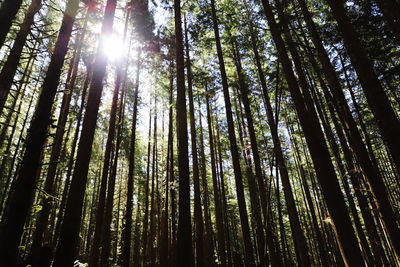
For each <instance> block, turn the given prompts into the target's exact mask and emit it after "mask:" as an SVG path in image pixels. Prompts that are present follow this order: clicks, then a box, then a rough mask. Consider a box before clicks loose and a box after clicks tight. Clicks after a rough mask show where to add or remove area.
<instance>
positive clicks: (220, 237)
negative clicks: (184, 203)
mask: <svg viewBox="0 0 400 267" xmlns="http://www.w3.org/2000/svg"><path fill="white" fill-rule="evenodd" d="M209 102H210V101H209V96H208V92H207V88H206V104H207V124H208V134H209V144H210V156H211V174H212V181H213V189H214V206H215V208H214V210H215V220H216V223H217V241H218V255H219V261H220V262H221V265H222V266H226V252H225V231H224V224H223V218H222V208H221V200H220V193H219V191H218V182H217V172H216V161H215V145H214V134H213V125H212V121H211V110H210V103H209Z"/></svg>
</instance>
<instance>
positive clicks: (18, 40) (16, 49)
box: [0, 0, 42, 114]
mask: <svg viewBox="0 0 400 267" xmlns="http://www.w3.org/2000/svg"><path fill="white" fill-rule="evenodd" d="M41 6H42V0H33V1H32V2H31V4H30V6H29V8H28V11H27V12H26V14H25V18H24V21H23V22H22V24H21V27H20V29H19V31H18V33H17V36H16V37H15V40H14V44H13V47H12V48H11V50H10V54H9V55H8V57H7V60H6V62H5V63H4V65H3V67H2V69H1V73H0V114H2V113H3V108H4V104H5V103H6V100H7V96H8V93H9V91H10V89H11V85H12V83H13V80H14V75H15V73H16V71H17V68H18V63H19V60H20V58H21V54H22V50H23V48H24V45H25V42H26V38H27V37H28V34H29V33H30V30H31V27H32V24H33V18H34V17H35V14H36V13H37V12H38V11H39V10H40V8H41ZM0 12H1V8H0ZM0 16H1V15H0ZM0 28H1V27H0Z"/></svg>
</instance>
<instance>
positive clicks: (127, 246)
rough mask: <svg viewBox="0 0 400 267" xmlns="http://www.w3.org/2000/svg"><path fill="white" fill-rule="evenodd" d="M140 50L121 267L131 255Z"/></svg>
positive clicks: (126, 265) (139, 63)
mask: <svg viewBox="0 0 400 267" xmlns="http://www.w3.org/2000/svg"><path fill="white" fill-rule="evenodd" d="M140 55H141V48H139V52H138V57H137V66H136V83H135V93H134V100H133V115H132V126H131V127H132V128H131V139H130V149H129V170H128V180H127V196H126V211H125V217H124V221H125V222H124V224H125V227H124V230H123V232H122V242H123V244H124V246H123V247H122V256H121V257H122V266H123V267H129V262H130V253H131V235H132V210H133V183H134V171H135V150H136V146H135V142H136V121H137V110H138V108H137V106H138V96H139V77H140V69H141V57H140Z"/></svg>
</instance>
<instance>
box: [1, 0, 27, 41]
mask: <svg viewBox="0 0 400 267" xmlns="http://www.w3.org/2000/svg"><path fill="white" fill-rule="evenodd" d="M21 4H22V0H4V1H3V3H2V4H1V7H0V21H1V26H0V48H2V47H3V45H4V41H5V40H6V36H7V34H8V32H9V31H10V28H11V25H12V22H13V20H14V18H15V16H16V15H17V13H18V10H19V8H20V7H21Z"/></svg>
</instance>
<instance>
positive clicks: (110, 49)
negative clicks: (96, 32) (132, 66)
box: [103, 34, 127, 61]
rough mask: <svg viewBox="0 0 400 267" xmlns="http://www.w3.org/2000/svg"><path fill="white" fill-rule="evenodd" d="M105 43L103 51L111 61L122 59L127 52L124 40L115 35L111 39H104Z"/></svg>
mask: <svg viewBox="0 0 400 267" xmlns="http://www.w3.org/2000/svg"><path fill="white" fill-rule="evenodd" d="M103 42H104V43H103V51H104V53H105V54H106V56H107V58H108V60H110V61H116V60H119V59H121V58H122V57H123V56H124V54H125V53H126V52H127V51H126V47H125V46H124V43H123V40H122V38H121V37H119V36H116V35H114V34H113V35H111V36H109V37H104V39H103Z"/></svg>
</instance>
